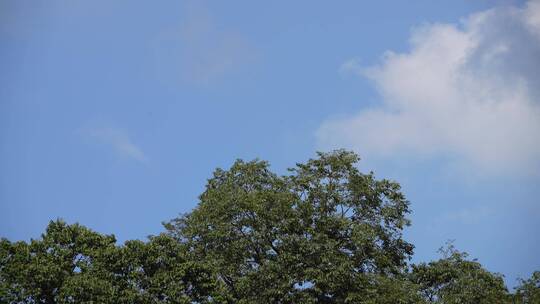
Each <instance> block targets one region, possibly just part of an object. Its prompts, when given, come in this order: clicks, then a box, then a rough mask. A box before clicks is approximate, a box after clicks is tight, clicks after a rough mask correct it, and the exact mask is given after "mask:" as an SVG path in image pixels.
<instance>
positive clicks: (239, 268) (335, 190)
mask: <svg viewBox="0 0 540 304" xmlns="http://www.w3.org/2000/svg"><path fill="white" fill-rule="evenodd" d="M358 160H359V158H358V157H357V155H355V154H354V153H351V152H347V151H343V150H338V151H335V152H333V153H319V154H318V158H316V159H311V160H309V161H308V162H306V163H305V164H297V166H296V167H295V168H292V169H289V170H290V173H289V175H287V176H278V175H277V174H275V173H272V172H271V171H270V169H269V165H268V163H267V162H264V161H258V160H256V161H251V162H244V161H241V160H238V161H236V162H235V163H234V164H233V166H232V167H231V168H230V169H229V170H222V169H217V170H216V171H215V172H214V175H213V177H212V178H211V179H209V180H208V184H207V186H206V190H205V191H204V193H203V194H202V195H201V196H200V202H199V204H198V206H197V207H196V208H195V209H194V210H193V212H191V213H189V214H186V215H183V216H181V217H179V218H176V219H174V220H172V221H170V222H169V223H167V224H166V225H165V226H166V228H167V230H168V231H169V233H170V235H172V236H174V237H175V238H176V239H177V240H178V241H180V242H181V243H185V244H187V246H188V247H189V248H190V254H192V255H193V256H194V258H195V259H199V260H206V261H208V262H209V263H211V265H212V267H213V269H214V271H215V272H216V274H217V277H218V279H219V281H220V282H221V283H222V284H223V285H224V286H225V291H226V297H227V301H229V302H230V303H349V302H350V303H411V302H415V301H418V298H417V296H416V292H415V290H414V288H412V284H409V282H407V281H406V280H405V279H404V270H405V269H406V265H407V261H408V259H409V258H410V256H411V254H412V251H413V245H411V244H409V243H407V242H406V241H404V240H403V239H402V230H403V228H404V227H405V226H408V225H409V220H408V219H407V218H406V214H407V213H409V203H408V201H407V200H406V199H405V197H404V195H403V194H402V193H401V192H400V186H399V184H397V183H395V182H392V181H389V180H384V179H383V180H377V179H375V177H374V175H373V174H372V173H369V174H363V173H361V172H359V170H358V169H357V168H356V167H355V164H356V163H357V162H358ZM383 291H384V292H383Z"/></svg>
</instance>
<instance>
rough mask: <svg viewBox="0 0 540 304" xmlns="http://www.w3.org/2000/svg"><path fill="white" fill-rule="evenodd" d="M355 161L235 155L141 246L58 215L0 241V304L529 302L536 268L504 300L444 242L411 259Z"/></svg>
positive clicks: (395, 223)
mask: <svg viewBox="0 0 540 304" xmlns="http://www.w3.org/2000/svg"><path fill="white" fill-rule="evenodd" d="M358 161H359V158H358V156H357V155H356V154H354V153H352V152H348V151H344V150H338V151H334V152H332V153H319V154H318V157H317V158H315V159H310V160H308V161H307V162H305V163H299V164H297V165H296V166H295V167H294V168H291V169H289V171H288V174H286V175H277V174H275V173H273V172H272V171H271V170H270V167H269V164H268V163H267V162H265V161H260V160H254V161H250V162H245V161H242V160H237V161H236V162H235V163H234V164H233V165H232V166H231V168H230V169H228V170H223V169H217V170H216V171H215V172H214V174H213V176H212V177H211V178H210V179H209V180H208V182H207V185H206V189H205V191H204V192H203V193H202V194H201V195H200V200H199V204H198V206H197V207H196V208H195V209H194V210H193V211H192V212H190V213H187V214H184V215H181V216H179V217H177V218H175V219H173V220H171V221H168V222H166V223H165V224H164V226H165V231H164V232H163V233H161V234H160V235H157V236H151V237H149V239H148V240H147V241H139V240H133V241H127V242H125V243H124V244H123V245H118V244H117V242H116V239H115V238H114V236H112V235H103V234H100V233H97V232H94V231H92V230H90V229H88V228H85V227H83V226H81V225H79V224H73V225H68V224H66V223H65V222H63V221H62V220H56V221H51V222H50V224H49V226H48V227H47V229H46V231H45V233H44V234H43V235H42V237H41V238H40V239H38V240H31V241H30V242H11V241H9V240H7V239H2V241H1V242H0V302H1V303H381V304H382V303H540V291H539V290H540V272H535V273H534V274H533V276H532V277H531V278H530V279H527V280H522V281H521V282H520V285H519V286H518V287H517V288H516V290H515V292H514V293H510V292H509V291H508V290H507V288H506V287H505V285H504V281H503V279H502V276H501V275H499V274H495V273H491V272H489V271H488V270H486V269H485V268H483V267H482V265H481V264H480V263H479V262H478V261H476V260H469V259H468V256H467V254H466V253H463V252H459V251H457V250H456V249H455V248H453V246H450V247H448V248H447V249H446V250H444V251H442V253H443V256H442V258H441V259H439V260H437V261H432V262H429V263H420V264H416V265H414V264H411V263H410V258H411V256H412V254H413V249H414V246H413V245H412V244H410V243H409V242H407V241H406V240H404V239H403V237H402V232H403V229H405V228H406V227H407V226H409V225H410V221H409V219H408V218H407V215H408V214H409V213H410V209H409V202H408V201H407V200H406V199H405V196H404V195H403V193H402V192H401V189H400V185H399V184H398V183H396V182H394V181H390V180H385V179H376V178H375V176H374V174H373V173H367V174H366V173H361V172H360V171H359V170H358V169H357V167H356V163H357V162H358Z"/></svg>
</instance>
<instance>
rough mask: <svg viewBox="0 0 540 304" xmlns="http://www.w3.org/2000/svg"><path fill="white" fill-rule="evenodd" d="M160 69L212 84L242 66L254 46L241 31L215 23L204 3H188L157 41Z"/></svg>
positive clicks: (173, 76) (165, 74) (168, 74)
mask: <svg viewBox="0 0 540 304" xmlns="http://www.w3.org/2000/svg"><path fill="white" fill-rule="evenodd" d="M155 50H156V60H157V69H158V73H159V74H161V76H163V77H165V78H169V79H178V78H180V80H181V81H183V82H188V83H192V84H208V83H210V82H212V81H215V80H217V79H220V78H222V77H225V76H227V75H230V74H234V72H236V71H238V70H241V69H242V68H243V67H245V66H246V65H247V63H249V62H251V60H252V59H253V58H254V49H253V48H252V47H251V45H250V43H249V42H248V41H247V39H246V38H245V37H244V36H243V35H241V34H240V32H239V31H237V30H234V29H231V28H228V27H226V26H223V25H220V26H217V25H216V24H215V21H214V18H213V16H212V14H211V13H210V12H209V11H208V10H207V9H206V8H205V7H204V6H202V4H191V5H186V6H185V14H184V15H183V19H182V20H181V22H179V23H178V24H177V25H175V26H173V27H171V28H169V29H166V30H164V31H163V32H162V33H161V34H160V35H159V36H158V37H157V39H156V41H155Z"/></svg>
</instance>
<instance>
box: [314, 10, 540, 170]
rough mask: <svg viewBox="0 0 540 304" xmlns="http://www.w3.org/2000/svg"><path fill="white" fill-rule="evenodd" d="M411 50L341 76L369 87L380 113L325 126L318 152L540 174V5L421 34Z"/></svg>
mask: <svg viewBox="0 0 540 304" xmlns="http://www.w3.org/2000/svg"><path fill="white" fill-rule="evenodd" d="M410 42H411V50H410V51H409V52H407V53H394V52H390V51H389V52H387V53H386V54H384V56H383V59H382V63H381V64H380V65H377V66H372V67H362V66H360V65H359V64H358V60H357V59H354V60H351V61H347V62H345V63H344V64H343V65H342V66H341V68H340V71H341V72H354V73H358V74H360V75H362V76H364V77H367V78H368V79H370V80H371V81H373V83H374V84H375V86H376V87H377V89H378V91H379V92H380V96H381V104H380V106H378V107H375V108H369V109H365V110H363V111H361V112H360V113H357V114H356V115H352V116H349V117H346V118H340V119H329V120H327V121H325V122H324V123H323V124H322V125H321V126H320V128H319V129H318V131H317V138H318V142H319V144H320V145H321V146H322V147H325V148H327V147H337V146H346V147H349V148H353V149H356V150H358V151H359V152H360V153H361V154H363V155H367V156H369V157H371V158H388V157H394V156H396V155H400V156H403V155H409V156H413V157H414V156H416V157H429V156H438V155H444V156H449V157H451V158H452V159H457V160H458V163H460V164H461V165H463V166H467V167H473V168H474V169H475V170H476V171H480V172H484V173H487V174H493V173H503V174H505V173H516V172H528V173H533V172H535V171H537V169H539V168H540V136H539V135H538V134H539V132H540V73H538V71H539V69H540V1H531V2H529V3H528V4H526V5H525V6H524V7H510V6H506V7H498V8H494V9H491V10H488V11H484V12H480V13H477V14H473V15H471V16H468V17H467V18H465V19H463V20H462V22H461V23H460V24H459V25H454V24H428V25H424V26H422V27H420V28H416V29H414V30H413V32H412V36H411V39H410Z"/></svg>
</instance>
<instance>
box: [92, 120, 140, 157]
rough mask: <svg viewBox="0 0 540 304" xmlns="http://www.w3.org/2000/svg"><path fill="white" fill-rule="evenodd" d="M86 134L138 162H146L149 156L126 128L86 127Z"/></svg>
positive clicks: (118, 153) (120, 154)
mask: <svg viewBox="0 0 540 304" xmlns="http://www.w3.org/2000/svg"><path fill="white" fill-rule="evenodd" d="M84 134H86V135H87V136H90V137H92V138H93V139H95V140H97V141H98V142H100V143H101V144H104V145H107V146H109V147H110V148H112V149H113V150H114V152H115V153H116V154H117V155H119V156H120V157H123V158H126V159H132V160H135V161H138V162H146V161H147V157H146V155H145V154H144V152H143V151H142V150H141V148H140V147H138V146H137V145H135V144H134V143H133V141H132V140H131V138H130V137H129V135H128V134H127V132H126V131H125V130H122V129H119V128H116V127H110V126H107V127H93V128H86V129H84Z"/></svg>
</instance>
